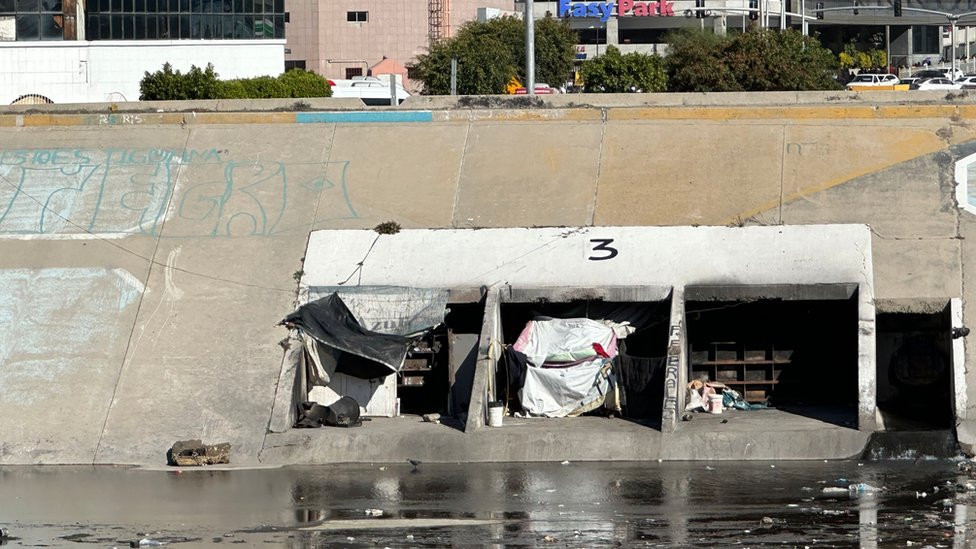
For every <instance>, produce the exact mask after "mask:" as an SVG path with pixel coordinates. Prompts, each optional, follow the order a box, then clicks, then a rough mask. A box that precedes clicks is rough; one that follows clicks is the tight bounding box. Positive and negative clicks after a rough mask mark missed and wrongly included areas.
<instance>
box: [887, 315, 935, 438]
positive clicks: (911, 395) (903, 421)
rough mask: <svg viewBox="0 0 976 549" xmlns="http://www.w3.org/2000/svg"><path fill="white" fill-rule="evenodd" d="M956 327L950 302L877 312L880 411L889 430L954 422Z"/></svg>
mask: <svg viewBox="0 0 976 549" xmlns="http://www.w3.org/2000/svg"><path fill="white" fill-rule="evenodd" d="M951 332H952V323H951V319H950V313H949V307H948V305H947V306H946V307H945V309H944V310H942V311H937V312H919V313H910V312H879V313H878V315H877V344H878V355H877V379H878V410H879V411H880V412H881V414H882V416H883V417H884V423H885V429H886V430H930V429H948V428H951V427H952V423H953V399H952V334H951Z"/></svg>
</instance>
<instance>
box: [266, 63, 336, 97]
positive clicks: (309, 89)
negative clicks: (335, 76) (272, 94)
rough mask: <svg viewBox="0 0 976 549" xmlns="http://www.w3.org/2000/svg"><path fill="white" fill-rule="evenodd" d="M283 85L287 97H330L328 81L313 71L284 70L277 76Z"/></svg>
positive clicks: (330, 90) (330, 91) (330, 89)
mask: <svg viewBox="0 0 976 549" xmlns="http://www.w3.org/2000/svg"><path fill="white" fill-rule="evenodd" d="M278 80H280V81H281V83H282V84H283V85H284V86H285V89H286V90H287V92H288V97H331V96H332V88H331V87H330V86H329V81H328V80H326V79H325V78H324V77H323V76H320V75H318V74H315V73H314V72H309V71H305V70H302V69H292V70H290V71H285V73H284V74H282V75H281V76H279V77H278Z"/></svg>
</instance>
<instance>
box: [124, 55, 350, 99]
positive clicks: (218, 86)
mask: <svg viewBox="0 0 976 549" xmlns="http://www.w3.org/2000/svg"><path fill="white" fill-rule="evenodd" d="M217 76H218V75H217V73H216V72H214V69H213V65H210V64H208V65H207V68H206V69H201V68H199V67H197V66H192V67H191V68H190V70H189V71H187V73H186V74H182V73H181V72H180V71H174V70H173V67H172V66H171V65H170V64H169V63H166V64H164V65H163V68H162V70H159V71H156V72H154V73H149V72H148V71H146V73H145V76H144V77H143V79H142V81H140V82H139V92H140V94H139V99H140V100H142V101H157V100H162V101H166V100H187V99H268V98H284V97H289V98H291V97H296V98H297V97H329V96H331V95H332V88H330V87H329V82H328V80H326V79H325V78H323V77H322V76H319V75H318V74H315V73H314V72H308V71H303V70H292V71H287V72H285V73H284V74H281V75H280V76H278V77H277V78H276V77H272V76H258V77H256V78H238V79H235V80H218V78H217Z"/></svg>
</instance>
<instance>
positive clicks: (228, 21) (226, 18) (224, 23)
mask: <svg viewBox="0 0 976 549" xmlns="http://www.w3.org/2000/svg"><path fill="white" fill-rule="evenodd" d="M220 35H221V36H223V37H224V38H233V37H234V16H233V15H221V16H220Z"/></svg>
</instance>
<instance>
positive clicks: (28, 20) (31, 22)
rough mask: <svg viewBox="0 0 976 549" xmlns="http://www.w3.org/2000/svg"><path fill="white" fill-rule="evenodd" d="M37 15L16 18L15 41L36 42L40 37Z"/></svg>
mask: <svg viewBox="0 0 976 549" xmlns="http://www.w3.org/2000/svg"><path fill="white" fill-rule="evenodd" d="M39 17H40V16H38V15H36V14H35V15H18V16H17V40H37V39H39V38H40V37H41V35H40V31H39V28H38V24H37V20H38V18H39Z"/></svg>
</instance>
